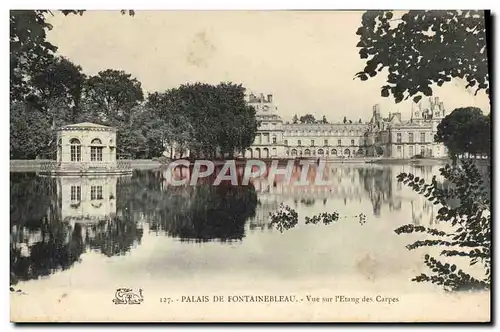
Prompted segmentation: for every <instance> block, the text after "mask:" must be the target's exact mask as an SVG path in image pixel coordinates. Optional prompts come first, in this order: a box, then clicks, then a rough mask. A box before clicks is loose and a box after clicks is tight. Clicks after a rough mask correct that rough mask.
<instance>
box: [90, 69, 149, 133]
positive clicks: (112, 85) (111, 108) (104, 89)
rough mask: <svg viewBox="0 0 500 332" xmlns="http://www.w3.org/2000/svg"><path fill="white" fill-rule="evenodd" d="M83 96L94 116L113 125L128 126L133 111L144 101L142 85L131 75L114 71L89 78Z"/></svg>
mask: <svg viewBox="0 0 500 332" xmlns="http://www.w3.org/2000/svg"><path fill="white" fill-rule="evenodd" d="M83 94H84V98H85V100H86V106H87V107H89V109H90V110H92V111H93V112H94V114H93V115H94V116H96V117H98V118H99V119H100V120H101V121H104V122H108V123H111V124H113V123H127V124H128V123H129V122H130V120H131V111H132V110H133V109H134V107H135V106H137V105H139V103H140V102H142V101H143V100H144V95H143V92H142V88H141V83H140V82H139V81H138V80H137V79H136V78H134V77H132V75H131V74H127V73H125V72H124V71H122V70H113V69H107V70H104V71H100V72H99V73H98V74H97V75H95V76H91V77H89V78H88V80H87V81H86V84H85V88H84V92H83Z"/></svg>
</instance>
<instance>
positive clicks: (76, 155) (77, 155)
mask: <svg viewBox="0 0 500 332" xmlns="http://www.w3.org/2000/svg"><path fill="white" fill-rule="evenodd" d="M69 144H70V152H71V161H80V160H81V156H82V146H81V145H80V141H79V140H78V139H76V138H73V139H71V141H69Z"/></svg>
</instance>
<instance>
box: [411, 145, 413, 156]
mask: <svg viewBox="0 0 500 332" xmlns="http://www.w3.org/2000/svg"><path fill="white" fill-rule="evenodd" d="M410 157H413V146H411V145H410Z"/></svg>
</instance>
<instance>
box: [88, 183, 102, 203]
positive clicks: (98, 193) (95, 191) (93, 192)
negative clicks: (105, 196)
mask: <svg viewBox="0 0 500 332" xmlns="http://www.w3.org/2000/svg"><path fill="white" fill-rule="evenodd" d="M90 199H91V200H92V201H93V200H96V199H102V186H91V187H90Z"/></svg>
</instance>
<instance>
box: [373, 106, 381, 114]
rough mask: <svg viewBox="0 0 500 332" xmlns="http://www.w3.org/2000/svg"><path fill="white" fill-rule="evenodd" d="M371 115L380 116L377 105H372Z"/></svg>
mask: <svg viewBox="0 0 500 332" xmlns="http://www.w3.org/2000/svg"><path fill="white" fill-rule="evenodd" d="M373 115H377V116H379V115H380V105H379V104H375V105H373Z"/></svg>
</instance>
